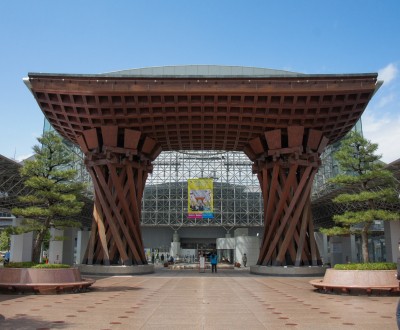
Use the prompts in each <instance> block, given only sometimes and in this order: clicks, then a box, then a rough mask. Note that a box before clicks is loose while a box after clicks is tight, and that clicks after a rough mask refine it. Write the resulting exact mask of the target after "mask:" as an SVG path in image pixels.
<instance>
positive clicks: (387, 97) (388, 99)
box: [377, 93, 396, 108]
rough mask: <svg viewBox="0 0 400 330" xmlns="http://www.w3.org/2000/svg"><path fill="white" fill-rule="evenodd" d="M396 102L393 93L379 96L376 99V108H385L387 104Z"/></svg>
mask: <svg viewBox="0 0 400 330" xmlns="http://www.w3.org/2000/svg"><path fill="white" fill-rule="evenodd" d="M395 100H396V94H395V93H390V94H387V95H384V96H381V97H380V98H379V99H378V104H377V107H378V108H384V107H385V106H387V105H388V104H390V103H391V102H393V101H395Z"/></svg>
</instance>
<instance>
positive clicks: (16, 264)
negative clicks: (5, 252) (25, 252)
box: [5, 261, 36, 268]
mask: <svg viewBox="0 0 400 330" xmlns="http://www.w3.org/2000/svg"><path fill="white" fill-rule="evenodd" d="M35 265H36V264H35V263H34V262H31V261H29V262H10V263H8V264H7V265H5V267H7V268H32V267H33V266H35Z"/></svg>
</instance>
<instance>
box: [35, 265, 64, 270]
mask: <svg viewBox="0 0 400 330" xmlns="http://www.w3.org/2000/svg"><path fill="white" fill-rule="evenodd" d="M32 268H43V269H48V268H51V269H55V268H71V266H70V265H66V264H37V265H35V266H33V267H32Z"/></svg>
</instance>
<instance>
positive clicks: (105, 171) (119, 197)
mask: <svg viewBox="0 0 400 330" xmlns="http://www.w3.org/2000/svg"><path fill="white" fill-rule="evenodd" d="M78 143H79V145H80V147H81V149H82V150H83V152H84V153H85V164H86V166H87V169H88V171H89V173H90V175H91V177H92V180H93V186H94V191H95V202H94V210H93V224H92V231H91V238H90V242H89V244H88V249H87V252H86V257H85V259H84V263H87V264H103V265H110V264H120V265H132V264H133V265H143V264H147V261H146V257H145V254H144V247H143V242H142V235H141V229H140V216H141V201H142V196H143V190H144V186H145V182H146V179H147V175H148V173H151V171H152V165H151V161H152V160H154V159H155V158H156V157H157V156H158V155H159V154H160V152H161V148H160V147H159V146H158V144H157V142H156V141H155V140H153V139H151V138H149V137H146V136H142V134H141V133H140V132H138V131H134V130H129V129H121V128H118V127H116V126H105V127H101V128H99V129H90V130H87V131H84V132H83V134H82V136H80V137H79V138H78Z"/></svg>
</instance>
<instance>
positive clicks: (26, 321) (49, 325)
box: [0, 268, 398, 330]
mask: <svg viewBox="0 0 400 330" xmlns="http://www.w3.org/2000/svg"><path fill="white" fill-rule="evenodd" d="M309 280H310V278H278V277H262V276H256V275H250V274H249V273H248V270H243V269H242V270H237V269H235V270H221V271H219V272H218V273H217V274H211V273H210V271H209V270H208V271H207V273H198V272H197V271H192V270H185V271H170V270H166V269H163V268H157V271H156V273H155V274H152V275H144V276H136V277H109V278H99V279H97V282H96V283H95V285H94V286H93V289H92V290H91V291H89V292H87V293H83V294H62V295H49V296H45V295H42V296H35V295H6V294H0V329H2V330H5V329H174V330H175V329H185V330H186V329H246V330H254V329H280V330H281V329H324V330H327V329H385V330H388V329H397V326H396V320H395V310H396V305H397V301H398V297H393V296H392V297H391V296H381V297H366V296H338V295H327V294H319V293H315V292H314V291H313V288H312V286H311V285H310V284H308V281H309Z"/></svg>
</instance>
